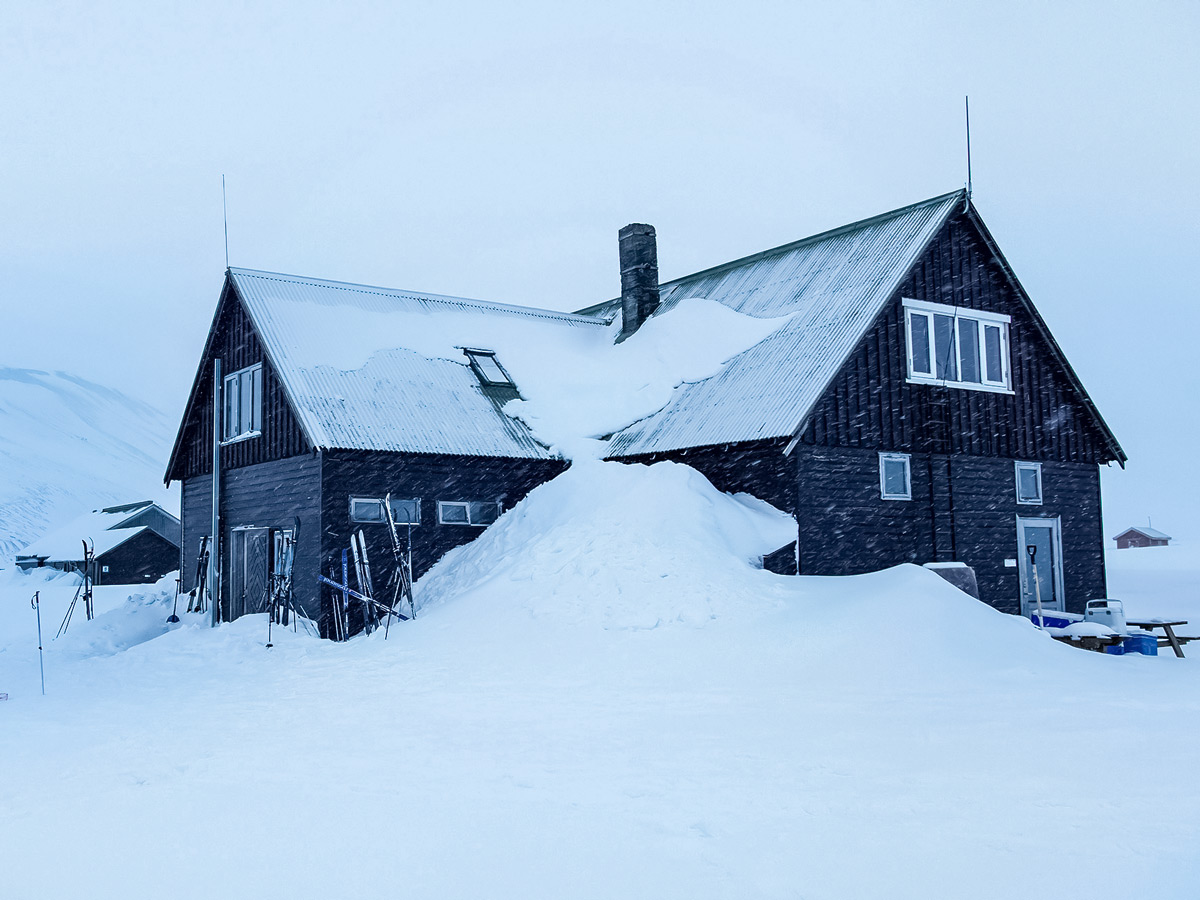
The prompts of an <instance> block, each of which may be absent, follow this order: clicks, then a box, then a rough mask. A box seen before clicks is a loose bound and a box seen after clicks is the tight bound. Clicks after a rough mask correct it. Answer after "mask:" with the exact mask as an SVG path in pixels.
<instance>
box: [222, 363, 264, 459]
mask: <svg viewBox="0 0 1200 900" xmlns="http://www.w3.org/2000/svg"><path fill="white" fill-rule="evenodd" d="M262 385H263V375H262V363H259V364H258V365H254V366H249V367H247V368H245V369H239V370H238V371H237V372H234V373H232V374H230V375H226V376H225V378H224V385H223V386H224V394H225V404H224V407H225V410H224V411H225V417H224V424H223V427H222V429H221V439H222V440H223V441H225V442H226V443H228V442H229V441H240V440H242V439H243V438H249V437H254V436H256V435H259V434H262Z"/></svg>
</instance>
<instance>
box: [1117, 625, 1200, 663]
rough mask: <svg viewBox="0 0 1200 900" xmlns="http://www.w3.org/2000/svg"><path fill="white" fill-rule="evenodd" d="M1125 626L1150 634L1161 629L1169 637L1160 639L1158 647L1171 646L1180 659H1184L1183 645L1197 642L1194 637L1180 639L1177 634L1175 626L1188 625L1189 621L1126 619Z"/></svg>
mask: <svg viewBox="0 0 1200 900" xmlns="http://www.w3.org/2000/svg"><path fill="white" fill-rule="evenodd" d="M1125 624H1126V625H1130V626H1132V627H1134V628H1145V629H1146V630H1147V631H1150V632H1153V631H1154V630H1155V629H1156V628H1161V629H1162V630H1163V633H1164V634H1166V636H1167V637H1166V640H1165V641H1164V640H1163V639H1162V638H1159V640H1158V646H1160V647H1168V646H1169V647H1170V648H1171V649H1172V650H1174V651H1175V655H1176V656H1178V657H1179V658H1180V659H1183V647H1182V646H1181V645H1182V644H1186V643H1187V642H1188V641H1194V640H1197V638H1194V637H1180V636H1179V635H1177V634H1176V633H1175V626H1176V625H1186V624H1187V619H1126V620H1125Z"/></svg>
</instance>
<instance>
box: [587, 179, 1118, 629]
mask: <svg viewBox="0 0 1200 900" xmlns="http://www.w3.org/2000/svg"><path fill="white" fill-rule="evenodd" d="M692 296H700V297H706V298H708V299H710V300H718V301H720V302H722V303H725V304H726V305H729V306H731V307H733V308H734V309H738V310H740V311H742V312H746V313H749V314H751V315H767V316H777V315H781V314H789V313H790V314H792V315H793V317H794V318H793V319H792V321H791V322H790V323H789V324H788V325H785V326H784V327H782V328H781V329H779V331H777V332H776V333H775V334H773V335H771V336H770V337H768V338H767V339H766V340H764V341H763V342H762V343H761V344H759V345H758V346H756V347H754V348H752V349H751V350H749V351H747V352H746V353H744V354H742V355H741V356H739V357H737V358H735V359H734V360H731V361H730V363H729V364H728V365H726V366H725V368H724V370H723V371H722V372H721V373H719V374H718V375H716V376H714V377H712V378H709V379H707V380H705V381H702V382H699V383H697V384H692V385H686V386H684V387H683V388H681V389H680V390H679V391H677V396H676V397H675V398H674V400H673V401H672V402H671V403H670V404H668V405H667V406H666V407H665V408H664V409H662V410H660V411H659V412H658V413H656V414H655V415H653V416H650V417H648V418H647V419H644V420H642V421H640V422H638V423H636V424H634V425H633V426H631V427H629V428H627V429H625V430H624V431H622V432H620V433H618V434H617V435H615V436H614V437H613V439H612V442H611V443H612V453H611V458H614V459H620V460H624V461H628V462H633V461H654V460H659V459H674V460H678V461H681V462H686V463H688V464H690V465H692V466H694V467H695V468H697V469H699V470H700V471H701V472H703V473H704V474H705V475H706V476H708V478H709V479H710V480H711V481H712V482H713V483H714V484H715V485H716V486H717V487H719V488H721V489H723V490H727V491H748V492H750V493H752V494H755V495H756V496H759V497H761V498H763V499H765V500H767V501H769V502H771V503H772V504H774V505H775V506H777V507H779V508H780V509H785V510H788V511H790V512H792V513H794V514H795V516H796V519H797V521H798V523H799V534H798V540H797V545H796V546H795V547H794V548H792V551H791V552H790V553H781V554H777V555H776V556H775V557H774V558H772V559H769V560H768V561H767V562H768V564H769V565H772V566H773V567H775V568H776V570H777V571H788V572H799V573H801V574H812V575H850V574H856V573H861V572H867V571H872V570H876V569H881V568H884V567H886V566H892V565H896V564H899V563H906V562H908V563H920V564H923V563H928V562H952V561H953V562H963V563H966V564H967V565H969V566H971V567H972V568H974V570H975V573H976V576H977V579H978V584H979V589H980V595H981V599H983V600H985V601H986V602H988V603H990V604H991V605H993V606H995V607H996V608H998V609H1001V610H1004V611H1007V612H1013V613H1017V612H1021V613H1022V614H1024V613H1025V612H1026V611H1027V610H1028V608H1029V605H1030V603H1031V601H1032V581H1033V579H1032V568H1031V563H1030V557H1029V555H1028V548H1029V547H1030V546H1034V547H1036V548H1037V555H1036V556H1035V562H1034V563H1033V564H1032V565H1036V566H1037V567H1038V571H1039V574H1040V576H1041V583H1042V585H1043V586H1044V588H1043V589H1044V591H1045V592H1046V593H1052V595H1053V596H1052V597H1047V596H1045V595H1044V596H1043V602H1044V605H1047V606H1050V607H1051V608H1053V607H1058V608H1065V609H1068V610H1072V611H1081V610H1082V608H1083V606H1084V604H1085V603H1086V601H1087V600H1090V599H1095V598H1100V597H1104V596H1105V593H1106V585H1105V573H1104V538H1103V531H1102V526H1101V499H1100V471H1099V466H1100V465H1104V464H1108V463H1111V462H1117V463H1120V464H1122V465H1123V464H1124V461H1125V454H1124V452H1123V451H1122V449H1121V447H1120V445H1119V444H1118V443H1117V441H1116V438H1115V437H1114V436H1113V434H1112V432H1111V431H1110V430H1109V428H1108V426H1107V425H1106V424H1105V423H1104V420H1103V419H1102V418H1101V417H1100V414H1099V412H1098V411H1097V409H1096V407H1095V405H1094V404H1093V402H1092V401H1091V399H1090V398H1089V397H1088V395H1087V393H1086V392H1085V391H1084V389H1083V386H1082V384H1081V383H1080V381H1079V378H1078V377H1077V376H1076V375H1075V373H1074V371H1072V369H1071V367H1070V365H1069V363H1068V362H1067V360H1066V357H1065V356H1064V355H1063V353H1062V350H1061V349H1060V348H1059V346H1058V344H1057V343H1056V342H1055V340H1054V338H1053V337H1052V336H1051V334H1050V330H1049V329H1048V328H1047V327H1046V323H1045V322H1044V321H1043V320H1042V318H1041V316H1040V315H1039V314H1038V312H1037V310H1036V309H1035V308H1034V306H1033V303H1032V301H1031V300H1030V298H1029V296H1028V294H1027V293H1026V292H1025V290H1024V289H1023V288H1022V287H1021V284H1020V282H1019V281H1018V280H1017V278H1016V276H1015V274H1014V273H1013V271H1012V269H1011V268H1010V266H1009V265H1008V263H1007V261H1006V260H1005V259H1004V256H1003V254H1002V253H1001V251H1000V249H999V247H998V246H997V245H996V242H995V240H994V239H993V238H992V236H991V234H990V233H989V232H988V230H987V227H986V226H985V225H984V223H983V220H982V219H981V218H980V216H979V213H978V211H977V210H976V209H975V207H974V205H973V204H972V203H971V202H970V199H969V198H968V196H967V195H966V193H965V192H963V191H958V192H955V193H953V194H947V195H944V196H942V197H937V198H934V199H932V200H929V201H926V202H924V203H919V204H915V205H914V206H911V207H906V208H904V209H900V210H896V211H894V212H891V213H887V214H885V215H882V216H878V217H876V218H874V219H868V220H866V221H863V222H858V223H855V224H853V225H849V226H846V227H844V228H839V229H836V230H834V231H831V232H828V233H825V234H821V235H817V236H815V237H812V238H808V239H805V240H803V241H799V242H796V243H794V244H789V245H786V246H784V247H780V248H777V249H775V250H770V251H766V252H764V253H760V254H756V255H755V256H752V257H748V258H746V259H743V260H738V261H735V262H731V263H728V264H726V265H723V266H719V267H717V268H714V269H710V270H707V271H704V272H700V273H697V274H696V275H691V276H688V277H686V278H682V279H678V280H676V281H672V282H668V283H666V284H663V285H661V288H660V301H659V302H658V303H657V304H656V305H655V310H654V312H653V314H654V315H662V314H664V313H666V312H669V309H670V307H671V306H672V305H674V304H676V303H678V302H679V301H680V300H682V299H684V298H687V297H692ZM584 312H586V313H589V314H598V315H609V316H612V315H616V314H617V313H618V301H610V302H609V303H608V304H601V305H600V306H596V307H591V308H589V309H587V310H584ZM943 351H944V352H943ZM1045 586H1048V590H1047V588H1046V587H1045Z"/></svg>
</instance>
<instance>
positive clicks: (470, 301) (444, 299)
mask: <svg viewBox="0 0 1200 900" xmlns="http://www.w3.org/2000/svg"><path fill="white" fill-rule="evenodd" d="M229 273H230V275H234V276H238V275H240V276H244V277H247V278H263V279H266V280H270V281H286V282H290V283H292V284H304V285H309V286H319V287H324V288H329V289H330V290H341V291H353V292H355V293H360V294H374V295H376V296H380V297H395V298H397V299H402V300H416V301H421V302H433V303H448V304H454V305H455V306H468V307H473V308H476V309H479V310H481V311H484V312H488V311H495V312H508V313H516V314H518V315H527V316H533V317H535V318H543V319H560V320H562V321H566V322H578V323H586V324H588V325H605V324H606V323H605V322H604V320H603V319H601V318H599V317H597V316H590V315H586V314H582V313H575V312H566V311H563V310H557V309H544V308H542V307H538V306H522V305H520V304H516V303H497V302H494V301H491V300H477V299H474V298H472V297H456V296H454V295H452V294H435V293H430V292H426V291H412V290H408V289H405V288H389V287H383V286H381V285H373V284H360V283H357V282H353V281H334V280H331V279H328V278H311V277H309V276H306V275H291V274H288V273H286V272H268V271H266V270H264V269H246V268H239V267H230V269H229Z"/></svg>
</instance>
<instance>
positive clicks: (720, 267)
mask: <svg viewBox="0 0 1200 900" xmlns="http://www.w3.org/2000/svg"><path fill="white" fill-rule="evenodd" d="M966 195H967V191H966V189H965V188H959V189H958V190H955V191H948V192H946V193H944V194H938V195H937V196H936V197H930V198H928V199H926V200H918V201H917V202H916V203H909V204H908V205H907V206H900V207H897V208H896V209H891V210H888V211H887V212H882V213H877V214H876V215H873V216H868V217H867V218H865V219H859V220H857V221H855V222H850V223H848V224H846V225H839V226H837V227H836V228H829V229H827V230H825V231H819V232H817V233H816V234H811V235H808V236H807V237H802V238H799V239H798V240H794V241H789V242H788V243H786V244H780V245H779V246H778V247H771V248H770V249H768V250H760V251H758V252H757V253H751V254H750V255H749V256H742V257H739V258H737V259H733V260H730V261H729V262H723V263H719V264H717V265H715V266H709V267H708V268H707V269H700V270H699V271H696V272H691V273H689V274H687V275H681V276H679V277H678V278H672V279H670V280H669V281H663V282H660V283H659V289H660V290H661V289H664V288H669V287H674V286H676V285H680V284H683V283H684V282H687V281H691V280H692V279H693V278H704V277H706V276H709V275H716V274H718V273H720V272H727V271H729V270H731V269H736V268H739V267H741V266H745V265H749V264H751V263H755V262H758V261H759V260H763V259H768V258H770V257H772V256H775V255H777V254H781V253H789V252H791V251H792V250H797V249H799V248H801V247H803V246H805V245H808V244H816V243H819V242H821V241H826V240H829V239H830V238H835V237H839V236H840V235H843V234H846V233H848V232H851V231H856V230H858V229H860V228H868V227H870V226H872V225H877V224H878V223H880V222H882V221H885V220H887V219H891V218H898V217H900V216H904V215H907V214H908V213H910V212H912V211H913V210H916V209H920V208H922V207H925V206H936V205H937V204H939V203H944V202H946V201H947V200H949V199H951V198H954V197H962V198H963V199H964V200H965V199H966ZM620 302H621V298H620V297H614V298H612V299H610V300H604V301H602V302H600V303H596V304H593V305H592V306H585V307H584V308H583V309H580V310H576V314H577V315H583V316H591V315H599V314H600V313H599V312H593V311H599V310H607V309H610V308H611V307H612V306H613V304H619V303H620Z"/></svg>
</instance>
